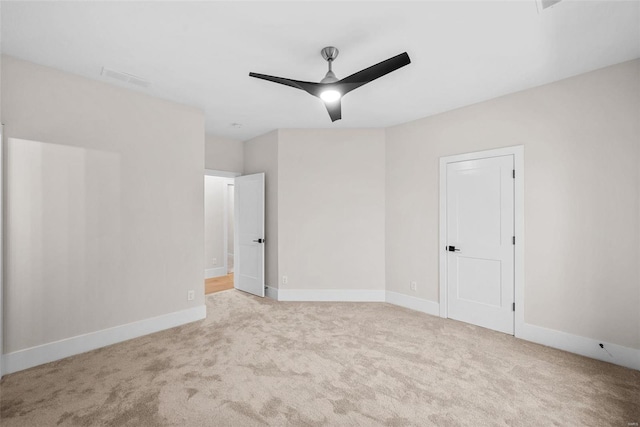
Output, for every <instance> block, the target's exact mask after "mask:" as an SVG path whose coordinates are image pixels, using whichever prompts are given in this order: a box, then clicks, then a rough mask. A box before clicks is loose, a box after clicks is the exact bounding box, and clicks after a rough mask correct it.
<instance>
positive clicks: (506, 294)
mask: <svg viewBox="0 0 640 427" xmlns="http://www.w3.org/2000/svg"><path fill="white" fill-rule="evenodd" d="M522 156H523V148H522V147H521V146H520V147H509V148H503V149H497V150H488V151H482V152H477V153H467V154H461V155H456V156H448V157H443V158H441V159H440V315H441V317H448V318H452V319H455V320H460V321H463V322H466V323H471V324H474V325H478V326H482V327H485V328H489V329H493V330H497V331H500V332H504V333H507V334H511V335H514V334H516V331H517V330H518V325H522V324H523V322H524V316H523V310H522V308H523V292H522V290H523V269H522V265H523V262H522V255H523V252H522V247H523V226H524V224H523V222H524V219H523V211H522V207H523V203H522V199H523V198H522V196H523V194H522V190H523V186H522V177H523V173H524V171H523V169H524V168H523V159H522Z"/></svg>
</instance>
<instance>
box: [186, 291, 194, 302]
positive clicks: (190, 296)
mask: <svg viewBox="0 0 640 427" xmlns="http://www.w3.org/2000/svg"><path fill="white" fill-rule="evenodd" d="M195 298H196V291H187V301H193V300H194V299H195Z"/></svg>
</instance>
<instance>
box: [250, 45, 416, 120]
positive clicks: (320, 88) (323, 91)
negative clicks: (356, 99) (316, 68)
mask: <svg viewBox="0 0 640 427" xmlns="http://www.w3.org/2000/svg"><path fill="white" fill-rule="evenodd" d="M320 53H321V54H322V57H323V58H324V59H325V60H326V61H327V62H328V63H329V71H327V74H326V75H325V76H324V78H323V79H322V80H320V83H314V82H303V81H300V80H292V79H286V78H283V77H275V76H268V75H266V74H258V73H249V76H251V77H255V78H258V79H263V80H268V81H271V82H275V83H280V84H282V85H286V86H291V87H294V88H296V89H300V90H304V91H305V92H307V93H309V94H311V95H313V96H316V97H318V98H320V99H322V100H323V101H324V105H325V106H326V107H327V111H328V112H329V117H331V121H332V122H335V121H336V120H340V119H341V118H342V111H341V105H340V99H341V98H342V97H343V96H345V95H346V94H347V93H349V92H351V91H352V90H354V89H357V88H359V87H360V86H362V85H365V84H367V83H369V82H371V81H373V80H375V79H377V78H379V77H382V76H384V75H385V74H389V73H390V72H392V71H395V70H397V69H398V68H401V67H404V66H405V65H409V64H410V63H411V59H409V55H407V52H404V53H401V54H400V55H396V56H394V57H392V58H389V59H387V60H385V61H382V62H379V63H377V64H376V65H372V66H371V67H369V68H365V69H364V70H362V71H358V72H357V73H355V74H352V75H350V76H349V77H345V78H344V79H341V80H338V78H337V77H336V75H335V74H334V73H333V71H332V70H331V64H332V63H333V61H334V60H335V59H336V58H337V57H338V53H339V52H338V49H337V48H335V47H333V46H328V47H325V48H324V49H322V50H321V51H320Z"/></svg>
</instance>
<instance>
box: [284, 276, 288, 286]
mask: <svg viewBox="0 0 640 427" xmlns="http://www.w3.org/2000/svg"><path fill="white" fill-rule="evenodd" d="M287 283H289V278H288V277H287V276H282V284H283V285H286V284H287Z"/></svg>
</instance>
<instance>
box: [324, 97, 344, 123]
mask: <svg viewBox="0 0 640 427" xmlns="http://www.w3.org/2000/svg"><path fill="white" fill-rule="evenodd" d="M324 105H325V107H327V111H328V112H329V117H331V121H332V122H335V121H336V120H340V119H341V118H342V106H341V102H340V100H337V101H335V102H325V103H324Z"/></svg>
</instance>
